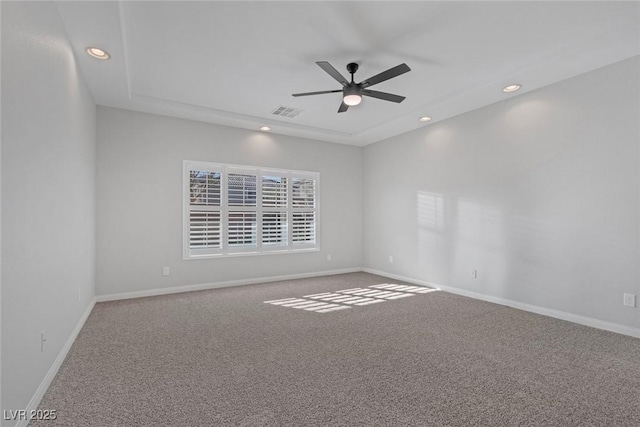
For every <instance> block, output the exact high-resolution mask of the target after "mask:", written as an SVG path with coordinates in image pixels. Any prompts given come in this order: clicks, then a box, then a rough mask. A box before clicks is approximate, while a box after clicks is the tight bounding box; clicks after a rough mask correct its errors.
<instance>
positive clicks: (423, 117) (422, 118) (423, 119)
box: [418, 116, 431, 122]
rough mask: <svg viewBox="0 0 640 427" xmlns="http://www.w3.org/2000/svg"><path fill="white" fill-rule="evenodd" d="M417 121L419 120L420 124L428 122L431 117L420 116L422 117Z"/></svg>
mask: <svg viewBox="0 0 640 427" xmlns="http://www.w3.org/2000/svg"><path fill="white" fill-rule="evenodd" d="M418 120H420V121H421V122H428V121H429V120H431V117H429V116H422V117H420V118H419V119H418Z"/></svg>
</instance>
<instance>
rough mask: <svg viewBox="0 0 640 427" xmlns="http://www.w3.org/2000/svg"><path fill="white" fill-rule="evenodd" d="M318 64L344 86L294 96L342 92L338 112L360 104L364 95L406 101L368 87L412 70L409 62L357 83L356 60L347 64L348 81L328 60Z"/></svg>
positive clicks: (400, 97) (401, 97)
mask: <svg viewBox="0 0 640 427" xmlns="http://www.w3.org/2000/svg"><path fill="white" fill-rule="evenodd" d="M316 64H318V66H320V68H322V69H323V70H324V71H326V72H327V74H329V75H330V76H331V77H333V78H334V79H336V80H337V81H338V83H340V84H341V85H342V86H343V87H342V89H336V90H322V91H319V92H304V93H294V94H293V96H308V95H321V94H325V93H336V92H342V104H340V108H338V113H344V112H345V111H347V110H348V109H349V107H351V106H354V105H358V104H360V102H361V101H362V97H363V96H370V97H372V98H378V99H383V100H385V101H391V102H402V101H404V98H405V97H404V96H400V95H394V94H392V93H386V92H378V91H376V90H370V89H367V88H368V87H369V86H373V85H376V84H378V83H382V82H384V81H386V80H389V79H392V78H394V77H398V76H399V75H401V74H404V73H406V72H408V71H411V68H409V66H408V65H407V64H400V65H397V66H395V67H393V68H389V69H388V70H387V71H383V72H382V73H380V74H376V75H375V76H373V77H369V78H368V79H366V80H363V81H361V82H360V83H356V82H354V81H353V75H354V74H355V72H356V71H358V64H356V63H355V62H351V63H349V64H347V71H348V72H349V73H350V74H351V82H349V81H347V79H345V78H344V77H343V76H342V74H340V72H339V71H338V70H336V69H335V68H333V66H332V65H331V64H329V63H328V62H327V61H318V62H316Z"/></svg>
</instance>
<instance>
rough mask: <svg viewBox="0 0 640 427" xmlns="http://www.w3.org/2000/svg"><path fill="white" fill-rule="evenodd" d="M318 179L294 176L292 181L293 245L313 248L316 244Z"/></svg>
mask: <svg viewBox="0 0 640 427" xmlns="http://www.w3.org/2000/svg"><path fill="white" fill-rule="evenodd" d="M316 187H317V178H315V177H305V176H299V175H298V176H294V177H292V180H291V189H292V193H291V204H292V221H291V234H292V244H293V246H297V247H313V246H315V244H316V213H317V203H316V200H317V198H316V191H317V190H316Z"/></svg>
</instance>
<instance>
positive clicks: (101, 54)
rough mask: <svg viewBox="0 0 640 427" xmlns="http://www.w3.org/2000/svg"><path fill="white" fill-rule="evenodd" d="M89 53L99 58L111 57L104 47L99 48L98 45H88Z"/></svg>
mask: <svg viewBox="0 0 640 427" xmlns="http://www.w3.org/2000/svg"><path fill="white" fill-rule="evenodd" d="M87 53H88V54H89V55H91V56H93V57H94V58H97V59H109V54H108V53H107V52H106V51H104V50H102V49H98V48H97V47H88V48H87Z"/></svg>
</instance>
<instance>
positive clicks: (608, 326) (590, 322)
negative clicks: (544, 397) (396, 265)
mask: <svg viewBox="0 0 640 427" xmlns="http://www.w3.org/2000/svg"><path fill="white" fill-rule="evenodd" d="M362 271H364V272H367V273H371V274H377V275H379V276H385V277H389V278H392V279H396V280H402V281H403V282H409V283H413V284H416V285H422V286H428V287H430V288H437V289H440V290H443V291H446V292H449V293H452V294H456V295H462V296H465V297H469V298H474V299H478V300H482V301H487V302H492V303H495V304H500V305H505V306H507V307H512V308H517V309H519V310H524V311H529V312H531V313H536V314H541V315H543V316H549V317H554V318H556V319H561V320H567V321H569V322H573V323H578V324H580V325H585V326H591V327H592V328H597V329H604V330H605V331H610V332H616V333H618V334H623V335H629V336H632V337H636V338H640V329H638V328H633V327H631V326H625V325H620V324H618V323H612V322H606V321H604V320H598V319H593V318H591V317H585V316H580V315H577V314H572V313H567V312H566V311H560V310H554V309H551V308H545V307H540V306H537V305H532V304H527V303H523V302H518V301H513V300H509V299H505V298H500V297H494V296H491V295H485V294H481V293H478V292H472V291H466V290H464V289H458V288H454V287H451V286H445V285H440V284H438V283H430V282H426V281H424V280H419V279H414V278H411V277H405V276H399V275H397V274H392V273H387V272H385V271H379V270H373V269H371V268H363V269H362Z"/></svg>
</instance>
